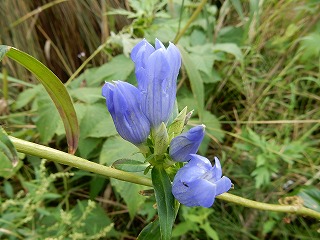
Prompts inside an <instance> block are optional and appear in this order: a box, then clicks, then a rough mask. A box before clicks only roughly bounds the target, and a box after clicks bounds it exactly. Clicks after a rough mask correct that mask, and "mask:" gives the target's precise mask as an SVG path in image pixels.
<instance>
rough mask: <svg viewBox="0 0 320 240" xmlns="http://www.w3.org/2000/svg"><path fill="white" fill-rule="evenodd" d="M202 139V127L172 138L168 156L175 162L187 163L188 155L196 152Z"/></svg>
mask: <svg viewBox="0 0 320 240" xmlns="http://www.w3.org/2000/svg"><path fill="white" fill-rule="evenodd" d="M203 137H204V125H199V126H196V127H193V128H191V129H190V130H189V131H188V132H185V133H182V134H180V135H179V136H177V137H175V138H173V139H172V140H171V143H170V148H169V154H170V156H171V157H172V159H173V160H174V161H177V162H185V161H188V160H189V159H188V155H189V154H195V153H196V152H197V151H198V149H199V146H200V144H201V142H202V139H203Z"/></svg>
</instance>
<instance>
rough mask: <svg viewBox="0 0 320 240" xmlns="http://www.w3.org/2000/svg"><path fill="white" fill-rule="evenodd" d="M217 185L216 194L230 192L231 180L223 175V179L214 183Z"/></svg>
mask: <svg viewBox="0 0 320 240" xmlns="http://www.w3.org/2000/svg"><path fill="white" fill-rule="evenodd" d="M214 184H215V185H216V196H217V195H220V194H222V193H225V192H228V191H229V190H230V188H231V185H232V183H231V180H230V179H229V178H228V177H225V176H223V177H222V178H221V179H219V180H218V181H216V182H215V183H214Z"/></svg>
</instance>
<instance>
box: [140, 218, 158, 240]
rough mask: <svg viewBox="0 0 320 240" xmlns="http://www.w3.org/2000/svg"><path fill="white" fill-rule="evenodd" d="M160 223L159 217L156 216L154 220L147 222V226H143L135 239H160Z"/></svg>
mask: <svg viewBox="0 0 320 240" xmlns="http://www.w3.org/2000/svg"><path fill="white" fill-rule="evenodd" d="M160 238H161V234H160V224H159V218H157V219H156V220H155V221H153V222H151V223H149V224H148V225H147V226H145V227H144V228H143V229H142V231H141V232H140V234H139V236H138V238H137V240H150V239H154V240H155V239H160Z"/></svg>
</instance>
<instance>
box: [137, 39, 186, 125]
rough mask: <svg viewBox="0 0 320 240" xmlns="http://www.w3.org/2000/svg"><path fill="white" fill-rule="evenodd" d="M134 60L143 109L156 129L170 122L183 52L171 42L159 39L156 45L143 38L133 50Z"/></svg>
mask: <svg viewBox="0 0 320 240" xmlns="http://www.w3.org/2000/svg"><path fill="white" fill-rule="evenodd" d="M131 59H132V61H133V62H134V63H135V73H136V77H137V81H138V88H139V90H140V91H141V93H142V101H141V103H142V105H141V107H142V111H143V112H144V114H145V115H146V116H147V118H148V119H149V121H150V124H151V127H152V128H157V127H159V126H160V124H161V123H162V122H164V123H167V121H168V120H169V118H170V116H171V114H172V111H173V108H174V102H175V99H176V90H177V77H178V74H179V69H180V66H181V56H180V52H179V50H178V48H177V47H176V46H175V45H174V44H172V43H169V47H168V48H165V47H164V45H163V44H162V43H161V42H160V41H159V40H158V39H156V42H155V48H154V47H153V46H152V45H151V44H150V43H148V42H147V41H146V40H145V39H144V40H142V41H141V42H140V43H138V44H137V45H136V46H135V47H134V48H133V49H132V52H131Z"/></svg>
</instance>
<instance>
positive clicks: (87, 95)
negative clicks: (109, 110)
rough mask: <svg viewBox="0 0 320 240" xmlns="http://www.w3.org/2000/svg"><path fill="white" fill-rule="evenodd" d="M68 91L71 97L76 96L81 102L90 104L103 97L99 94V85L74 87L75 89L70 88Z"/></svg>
mask: <svg viewBox="0 0 320 240" xmlns="http://www.w3.org/2000/svg"><path fill="white" fill-rule="evenodd" d="M69 92H70V95H71V96H72V97H73V98H76V99H78V100H79V101H81V102H85V103H89V104H92V103H95V102H97V101H99V100H102V99H104V98H103V97H102V95H101V87H99V88H89V87H85V88H76V89H71V90H70V91H69Z"/></svg>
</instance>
